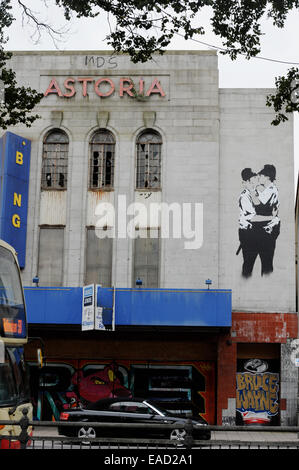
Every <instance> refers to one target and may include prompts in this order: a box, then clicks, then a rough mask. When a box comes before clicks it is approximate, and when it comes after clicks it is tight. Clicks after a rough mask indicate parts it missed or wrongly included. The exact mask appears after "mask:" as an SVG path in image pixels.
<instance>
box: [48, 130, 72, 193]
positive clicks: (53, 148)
mask: <svg viewBox="0 0 299 470" xmlns="http://www.w3.org/2000/svg"><path fill="white" fill-rule="evenodd" d="M68 150H69V140H68V137H67V135H66V133H65V132H63V131H62V130H60V129H53V130H52V131H50V132H49V133H48V134H47V135H46V137H45V139H44V144H43V164H42V182H41V187H42V189H66V188H67V169H68Z"/></svg>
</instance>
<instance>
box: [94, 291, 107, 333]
mask: <svg viewBox="0 0 299 470" xmlns="http://www.w3.org/2000/svg"><path fill="white" fill-rule="evenodd" d="M98 287H101V286H100V285H96V292H95V299H96V302H95V330H106V328H105V325H104V323H103V307H99V306H98Z"/></svg>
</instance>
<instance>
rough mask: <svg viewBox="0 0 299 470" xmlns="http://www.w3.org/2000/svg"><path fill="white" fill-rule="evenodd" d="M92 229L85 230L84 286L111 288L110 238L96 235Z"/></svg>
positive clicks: (96, 232)
mask: <svg viewBox="0 0 299 470" xmlns="http://www.w3.org/2000/svg"><path fill="white" fill-rule="evenodd" d="M98 230H99V229H97V230H96V231H95V229H94V228H93V227H88V229H87V241H86V268H85V284H101V285H102V286H103V287H111V276H112V241H113V240H112V238H108V237H105V238H103V236H104V233H103V235H102V236H101V237H100V238H99V237H98V236H97V235H98V234H99V232H98Z"/></svg>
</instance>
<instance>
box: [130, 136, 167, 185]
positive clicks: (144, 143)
mask: <svg viewBox="0 0 299 470" xmlns="http://www.w3.org/2000/svg"><path fill="white" fill-rule="evenodd" d="M161 146H162V139H161V136H160V134H158V132H156V131H153V130H150V129H149V130H147V131H145V132H143V133H142V134H140V135H139V137H138V139H137V168H136V188H137V189H148V188H149V189H160V188H161Z"/></svg>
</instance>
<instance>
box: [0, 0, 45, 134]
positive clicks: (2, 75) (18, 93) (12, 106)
mask: <svg viewBox="0 0 299 470" xmlns="http://www.w3.org/2000/svg"><path fill="white" fill-rule="evenodd" d="M10 3H11V2H10V0H2V1H1V3H0V79H1V80H2V82H3V84H4V86H5V100H4V101H5V102H4V104H2V105H1V107H0V127H1V128H2V129H7V128H8V127H9V126H14V125H16V124H18V123H23V124H25V125H26V126H27V127H30V126H31V124H32V123H33V122H34V121H35V120H36V119H37V118H38V117H39V116H38V115H36V114H31V111H32V110H33V108H34V107H35V106H36V104H37V103H38V102H39V101H40V100H41V98H42V97H43V95H42V94H41V93H38V92H37V91H35V90H32V89H31V88H25V87H23V86H21V87H19V86H18V85H17V81H16V76H15V73H14V72H13V70H11V69H10V68H6V67H5V66H6V62H7V61H8V60H9V59H10V58H11V56H12V54H11V53H10V52H7V51H4V49H3V45H4V44H5V43H6V41H7V40H6V38H5V36H4V30H5V29H6V28H9V26H10V25H11V24H12V22H13V17H12V15H11V13H10V10H11V5H10Z"/></svg>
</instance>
